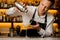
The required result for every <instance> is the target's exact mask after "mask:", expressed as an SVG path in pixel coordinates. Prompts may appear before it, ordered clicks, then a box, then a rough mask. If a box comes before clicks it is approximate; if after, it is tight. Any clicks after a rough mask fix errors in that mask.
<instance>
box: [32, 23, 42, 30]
mask: <svg viewBox="0 0 60 40" xmlns="http://www.w3.org/2000/svg"><path fill="white" fill-rule="evenodd" d="M32 27H33V28H34V29H36V30H37V31H40V29H41V27H40V25H39V24H38V23H37V24H36V25H32Z"/></svg>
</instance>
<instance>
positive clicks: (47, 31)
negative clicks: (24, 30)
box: [6, 0, 54, 37]
mask: <svg viewBox="0 0 60 40" xmlns="http://www.w3.org/2000/svg"><path fill="white" fill-rule="evenodd" d="M53 4H54V0H41V2H40V4H39V5H38V6H37V7H35V6H26V7H27V10H28V12H27V13H24V12H21V11H20V10H19V9H18V8H17V7H12V8H9V9H8V10H7V12H6V13H7V15H10V16H18V15H22V19H23V24H24V25H25V26H27V25H29V23H31V25H32V27H33V28H34V29H36V30H37V31H38V33H39V34H40V35H41V37H44V36H51V35H52V34H53V27H52V24H53V22H54V16H53V15H51V14H50V13H48V12H47V11H48V9H49V8H51V6H52V5H53ZM34 23H35V24H34Z"/></svg>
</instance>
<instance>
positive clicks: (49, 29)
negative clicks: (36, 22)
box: [38, 20, 54, 37]
mask: <svg viewBox="0 0 60 40" xmlns="http://www.w3.org/2000/svg"><path fill="white" fill-rule="evenodd" d="M53 22H54V21H53V20H52V21H51V22H50V24H49V25H48V26H47V28H46V30H44V29H42V28H41V30H40V31H39V32H38V33H39V34H40V35H41V37H44V36H46V37H49V36H51V34H52V33H53Z"/></svg>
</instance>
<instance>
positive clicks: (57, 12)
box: [0, 0, 60, 37]
mask: <svg viewBox="0 0 60 40" xmlns="http://www.w3.org/2000/svg"><path fill="white" fill-rule="evenodd" d="M40 1H41V0H0V37H13V36H17V35H20V36H25V35H26V27H24V25H23V23H22V22H23V21H22V16H21V15H20V16H17V17H15V16H14V17H13V18H11V17H10V16H9V15H6V11H7V10H8V9H9V8H11V7H14V6H15V5H14V3H15V2H23V3H24V4H26V5H28V6H38V5H39V3H40ZM48 12H50V13H51V14H52V15H53V16H54V17H55V21H54V23H53V31H54V33H53V35H52V37H60V0H55V3H54V5H53V6H52V7H51V8H50V9H49V10H48ZM28 29H32V28H31V27H30V26H29V27H28ZM18 30H19V31H18Z"/></svg>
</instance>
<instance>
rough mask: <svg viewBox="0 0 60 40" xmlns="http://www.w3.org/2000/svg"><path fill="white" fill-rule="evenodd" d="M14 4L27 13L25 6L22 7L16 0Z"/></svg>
mask: <svg viewBox="0 0 60 40" xmlns="http://www.w3.org/2000/svg"><path fill="white" fill-rule="evenodd" d="M15 6H16V7H17V8H18V9H19V10H20V11H21V12H24V13H27V11H28V10H27V9H26V7H24V6H23V5H22V4H20V3H18V2H15Z"/></svg>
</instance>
